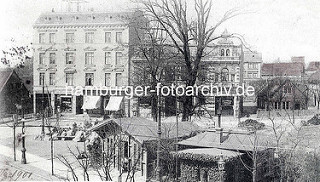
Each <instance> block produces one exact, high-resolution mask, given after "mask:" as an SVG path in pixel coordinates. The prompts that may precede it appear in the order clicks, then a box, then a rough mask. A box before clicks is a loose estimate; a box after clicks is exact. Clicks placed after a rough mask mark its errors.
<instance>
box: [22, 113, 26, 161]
mask: <svg viewBox="0 0 320 182" xmlns="http://www.w3.org/2000/svg"><path fill="white" fill-rule="evenodd" d="M21 122H22V149H21V152H22V157H21V164H26V163H27V160H26V147H25V127H24V123H25V119H24V118H22V119H21Z"/></svg>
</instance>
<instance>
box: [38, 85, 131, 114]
mask: <svg viewBox="0 0 320 182" xmlns="http://www.w3.org/2000/svg"><path fill="white" fill-rule="evenodd" d="M34 95H35V97H34V100H33V101H34V102H33V103H34V104H33V110H34V114H41V113H42V112H45V113H47V112H49V111H50V113H51V114H55V113H57V112H59V113H62V114H63V113H65V114H73V115H77V114H83V113H87V114H89V115H95V116H103V115H105V114H109V111H108V110H106V109H107V107H108V105H109V107H111V108H112V109H115V108H116V107H119V109H118V110H119V111H120V112H121V114H122V115H128V114H129V113H130V108H129V107H128V106H129V104H130V101H129V100H128V99H123V97H122V95H123V93H117V94H114V95H100V94H99V93H92V92H91V93H88V92H85V90H84V91H83V94H81V95H75V94H70V93H66V91H65V90H59V89H51V90H47V91H45V92H43V91H41V90H40V91H37V90H36V89H35V91H34ZM120 98H121V100H120ZM116 105H118V106H116Z"/></svg>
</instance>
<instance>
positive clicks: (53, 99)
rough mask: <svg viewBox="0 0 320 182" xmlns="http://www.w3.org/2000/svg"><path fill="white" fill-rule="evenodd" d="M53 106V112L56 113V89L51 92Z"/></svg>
mask: <svg viewBox="0 0 320 182" xmlns="http://www.w3.org/2000/svg"><path fill="white" fill-rule="evenodd" d="M50 103H51V107H52V113H53V114H54V113H55V110H56V108H55V104H56V103H55V95H54V91H52V92H51V102H50Z"/></svg>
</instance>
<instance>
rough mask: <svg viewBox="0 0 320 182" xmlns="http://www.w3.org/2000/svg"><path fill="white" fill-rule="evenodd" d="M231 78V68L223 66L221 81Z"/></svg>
mask: <svg viewBox="0 0 320 182" xmlns="http://www.w3.org/2000/svg"><path fill="white" fill-rule="evenodd" d="M228 80H229V70H228V69H227V68H223V69H222V70H221V81H228Z"/></svg>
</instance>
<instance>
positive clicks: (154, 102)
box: [151, 78, 158, 121]
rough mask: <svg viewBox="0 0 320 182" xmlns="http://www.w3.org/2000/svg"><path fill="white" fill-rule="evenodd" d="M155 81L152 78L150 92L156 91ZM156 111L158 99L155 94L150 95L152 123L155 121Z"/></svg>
mask: <svg viewBox="0 0 320 182" xmlns="http://www.w3.org/2000/svg"><path fill="white" fill-rule="evenodd" d="M156 86H157V81H156V80H155V78H153V80H152V83H151V90H156ZM157 111H158V97H157V93H156V92H155V93H151V114H152V118H153V120H154V121H156V117H157Z"/></svg>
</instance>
